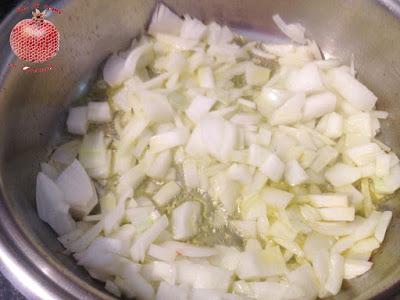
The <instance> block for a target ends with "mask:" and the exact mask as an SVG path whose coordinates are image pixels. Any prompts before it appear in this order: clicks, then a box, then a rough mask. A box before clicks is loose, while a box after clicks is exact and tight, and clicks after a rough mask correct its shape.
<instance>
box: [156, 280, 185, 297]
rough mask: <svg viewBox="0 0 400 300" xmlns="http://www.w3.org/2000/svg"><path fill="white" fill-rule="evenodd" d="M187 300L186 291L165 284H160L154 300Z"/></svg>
mask: <svg viewBox="0 0 400 300" xmlns="http://www.w3.org/2000/svg"><path fill="white" fill-rule="evenodd" d="M176 299H179V300H187V299H189V291H188V289H186V288H184V287H182V286H177V285H170V284H168V283H166V282H164V281H163V282H161V283H160V285H159V287H158V290H157V295H156V300H176Z"/></svg>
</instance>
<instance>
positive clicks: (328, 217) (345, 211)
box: [319, 207, 355, 221]
mask: <svg viewBox="0 0 400 300" xmlns="http://www.w3.org/2000/svg"><path fill="white" fill-rule="evenodd" d="M319 213H320V214H321V217H322V220H324V221H353V220H354V216H355V209H354V207H329V208H320V209H319Z"/></svg>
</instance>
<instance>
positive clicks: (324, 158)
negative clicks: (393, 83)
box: [36, 5, 400, 300]
mask: <svg viewBox="0 0 400 300" xmlns="http://www.w3.org/2000/svg"><path fill="white" fill-rule="evenodd" d="M274 21H275V22H276V24H277V25H278V27H279V28H280V29H281V30H282V31H283V32H284V33H285V34H286V35H287V36H288V37H289V38H291V39H292V40H293V42H296V43H298V44H295V43H294V44H279V45H277V44H266V43H261V42H255V41H251V42H246V43H244V42H243V39H239V38H238V36H237V35H236V34H234V33H233V32H232V31H231V30H230V29H229V28H228V27H226V26H220V25H218V24H216V23H214V22H213V23H211V24H208V25H204V24H203V23H202V22H201V21H199V20H197V19H194V18H191V17H190V16H187V15H186V16H184V18H180V17H178V16H177V15H175V14H174V13H172V12H171V11H170V10H169V9H168V8H167V7H165V6H163V5H160V6H159V7H158V9H157V10H156V12H155V14H154V16H153V18H152V22H151V24H150V27H149V30H148V33H149V36H144V37H142V38H141V39H140V40H139V41H137V42H135V43H134V46H133V48H131V49H129V50H128V51H126V52H125V53H119V54H114V55H113V56H111V57H110V59H109V60H108V61H107V63H106V65H105V67H104V73H103V75H104V80H105V81H106V82H107V83H108V85H109V86H110V90H111V91H112V94H111V96H110V97H109V99H108V102H90V103H88V104H87V105H86V106H80V107H74V108H71V109H70V111H69V116H68V120H67V126H68V131H69V132H70V133H72V134H75V135H81V136H82V138H78V137H77V138H76V139H74V140H72V141H70V142H69V143H67V144H64V145H61V146H60V147H59V148H58V149H57V150H56V151H55V152H54V154H53V155H52V156H51V158H50V161H49V162H48V163H42V164H41V172H40V173H39V174H38V176H37V189H36V201H37V209H38V213H39V216H40V218H41V219H42V220H44V221H45V222H47V223H48V224H49V225H50V226H51V227H52V228H53V229H54V230H55V231H56V233H57V234H58V235H59V236H60V237H59V241H60V242H61V243H62V244H63V245H64V246H65V248H66V249H67V252H68V253H72V254H73V256H74V258H75V259H76V260H77V261H78V264H79V265H82V266H84V267H85V268H86V269H87V270H88V271H89V273H90V275H91V276H92V277H94V278H96V279H98V280H101V281H103V282H105V288H106V289H107V290H108V291H109V292H110V293H112V294H114V295H116V296H120V295H122V294H124V295H125V296H126V297H136V298H137V299H160V300H161V299H163V300H165V299H196V300H200V299H207V300H208V299H221V300H222V299H232V300H233V299H299V300H300V299H302V300H303V299H315V298H317V297H328V296H331V295H335V294H337V293H338V292H339V291H340V288H341V285H342V282H343V280H349V279H352V278H354V277H357V276H359V275H361V274H363V273H365V272H367V271H368V270H370V269H371V267H372V262H370V261H369V260H370V258H371V255H372V254H373V252H374V251H375V250H376V249H378V248H379V246H380V244H381V243H382V242H383V239H384V236H385V233H386V229H387V227H388V225H389V223H390V220H391V217H392V212H391V211H384V212H380V211H378V210H377V205H378V203H380V202H381V200H382V199H384V198H385V196H387V195H390V194H392V193H394V192H395V191H396V189H398V188H399V187H400V164H399V159H398V158H397V156H396V154H395V153H393V152H392V151H391V150H390V148H389V147H388V146H386V145H384V144H383V143H382V142H380V141H378V140H377V139H375V137H376V135H377V134H378V133H379V131H380V124H379V120H380V119H386V118H387V116H388V114H387V113H386V112H384V111H377V110H375V109H374V107H375V104H376V101H377V97H376V96H375V95H374V94H373V93H372V92H371V91H370V90H368V89H367V88H366V87H365V86H364V85H363V84H362V83H361V82H359V81H358V80H357V79H356V78H355V77H354V73H355V71H354V69H353V68H349V67H347V66H343V65H341V64H340V62H339V61H337V60H335V59H323V58H322V55H321V53H320V51H319V49H318V47H317V46H316V43H315V42H313V41H310V40H308V39H306V38H305V36H304V28H303V27H301V26H300V25H299V24H286V23H285V22H284V21H283V20H282V19H281V18H280V17H279V16H274ZM183 193H186V194H183ZM190 193H197V194H201V195H203V199H202V200H198V199H197V198H193V197H186V196H184V197H182V196H181V195H189V194H190ZM182 198H183V199H182ZM207 201H211V202H212V205H213V207H214V209H215V210H216V211H218V213H215V214H213V215H207V214H206V213H205V205H206V204H205V203H206V202H207ZM201 224H203V225H204V224H208V225H210V226H209V227H207V226H206V227H207V228H211V229H210V230H211V231H210V232H208V234H209V235H213V234H218V232H219V231H223V230H226V228H229V229H230V230H231V231H232V232H234V233H235V234H237V235H240V236H241V238H242V239H243V245H228V244H214V245H210V244H209V243H207V240H202V239H200V238H197V237H198V236H199V235H200V233H201V232H202V233H203V234H204V228H203V226H202V225H201Z"/></svg>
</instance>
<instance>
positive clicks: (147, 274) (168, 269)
mask: <svg viewBox="0 0 400 300" xmlns="http://www.w3.org/2000/svg"><path fill="white" fill-rule="evenodd" d="M141 273H142V275H143V277H144V278H145V279H146V280H148V281H153V282H154V281H165V282H167V283H169V284H175V280H176V267H175V265H174V264H171V263H166V262H162V261H154V262H151V263H149V264H145V265H143V267H142V270H141Z"/></svg>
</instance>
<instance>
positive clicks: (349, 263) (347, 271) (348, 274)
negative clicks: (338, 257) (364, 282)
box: [344, 259, 372, 279]
mask: <svg viewBox="0 0 400 300" xmlns="http://www.w3.org/2000/svg"><path fill="white" fill-rule="evenodd" d="M371 267H372V262H369V261H364V260H355V259H345V261H344V279H352V278H355V277H357V276H360V275H362V274H364V273H365V272H367V271H369V269H371Z"/></svg>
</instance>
